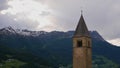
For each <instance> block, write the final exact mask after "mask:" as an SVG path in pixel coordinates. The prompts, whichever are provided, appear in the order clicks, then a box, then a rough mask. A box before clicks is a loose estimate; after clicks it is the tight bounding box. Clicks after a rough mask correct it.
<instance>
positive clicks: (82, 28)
mask: <svg viewBox="0 0 120 68" xmlns="http://www.w3.org/2000/svg"><path fill="white" fill-rule="evenodd" d="M74 36H88V37H90V34H89V31H88V29H87V26H86V24H85V21H84V18H83V15H81V17H80V20H79V22H78V25H77V28H76V30H75V34H74Z"/></svg>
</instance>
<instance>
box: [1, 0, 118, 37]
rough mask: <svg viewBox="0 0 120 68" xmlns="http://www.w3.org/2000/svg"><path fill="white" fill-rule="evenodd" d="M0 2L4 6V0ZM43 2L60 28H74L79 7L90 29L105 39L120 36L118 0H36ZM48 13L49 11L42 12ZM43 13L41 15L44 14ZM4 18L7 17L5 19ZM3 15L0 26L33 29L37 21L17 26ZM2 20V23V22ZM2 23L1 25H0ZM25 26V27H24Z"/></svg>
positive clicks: (78, 15) (79, 11) (77, 18)
mask: <svg viewBox="0 0 120 68" xmlns="http://www.w3.org/2000/svg"><path fill="white" fill-rule="evenodd" d="M1 1H3V3H2V2H0V4H3V6H2V7H0V9H1V8H2V9H3V7H4V8H5V6H6V5H5V2H4V0H1ZM37 1H39V2H42V3H43V4H47V5H48V6H49V7H50V8H51V9H52V10H53V11H54V12H53V13H52V14H51V13H50V15H53V16H54V18H55V19H56V20H57V21H56V22H54V23H55V24H56V25H57V26H58V27H59V28H61V29H62V30H65V31H66V30H74V29H75V28H76V25H77V23H78V21H79V18H80V15H81V9H82V10H83V15H84V18H85V21H86V24H87V26H88V28H89V29H90V30H97V31H98V32H99V33H100V34H101V35H102V36H103V37H104V38H105V39H114V38H120V31H119V29H120V7H119V6H120V0H115V1H114V0H37ZM44 14H45V15H46V14H49V13H46V12H45V13H44ZM44 14H43V15H44ZM3 18H4V19H3ZM6 19H8V20H7V21H6ZM6 19H5V16H0V20H1V22H0V27H4V26H8V24H11V25H13V26H17V27H24V28H29V29H33V30H34V29H35V27H37V23H35V25H34V26H32V25H29V26H27V25H28V24H27V23H26V24H25V23H24V24H23V23H22V22H21V21H20V22H21V23H22V24H19V26H18V23H17V25H16V23H15V21H12V20H11V19H10V20H9V18H8V17H7V18H6ZM2 22H4V23H2ZM1 25H3V26H1ZM26 26H27V27H26Z"/></svg>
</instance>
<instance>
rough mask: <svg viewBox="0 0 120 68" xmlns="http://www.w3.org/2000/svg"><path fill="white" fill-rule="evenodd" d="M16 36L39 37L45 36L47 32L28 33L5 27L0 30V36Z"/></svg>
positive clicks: (27, 31)
mask: <svg viewBox="0 0 120 68" xmlns="http://www.w3.org/2000/svg"><path fill="white" fill-rule="evenodd" d="M1 33H4V34H18V35H24V36H39V35H41V34H47V33H48V32H45V31H29V30H26V29H24V30H22V29H13V28H12V27H6V28H3V29H0V34H1Z"/></svg>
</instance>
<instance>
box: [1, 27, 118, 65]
mask: <svg viewBox="0 0 120 68" xmlns="http://www.w3.org/2000/svg"><path fill="white" fill-rule="evenodd" d="M11 30H12V31H14V30H13V29H11ZM25 32H30V31H29V30H28V31H25ZM35 33H36V32H35ZM73 34H74V31H68V32H62V31H52V32H47V33H43V34H39V35H37V36H31V34H30V35H27V36H26V35H21V34H17V33H15V32H14V33H11V31H9V30H6V29H4V30H3V29H0V43H1V45H5V46H7V47H9V48H14V49H15V50H16V51H21V52H25V53H31V54H33V55H35V56H38V57H41V58H44V59H47V60H48V61H50V62H52V63H53V62H56V64H55V66H57V65H58V64H71V63H72V37H73ZM90 35H91V38H92V52H93V55H102V56H105V57H107V58H108V59H110V60H112V61H114V62H116V63H118V64H120V59H119V57H120V55H119V52H120V47H117V46H114V45H112V44H110V43H108V42H107V41H106V40H104V39H103V38H102V36H101V35H100V34H99V33H98V32H97V31H90ZM53 64H54V63H53Z"/></svg>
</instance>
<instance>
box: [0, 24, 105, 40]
mask: <svg viewBox="0 0 120 68" xmlns="http://www.w3.org/2000/svg"><path fill="white" fill-rule="evenodd" d="M73 33H74V31H68V32H62V31H52V32H46V31H30V30H27V29H13V28H12V27H10V26H9V27H5V28H2V29H0V34H4V35H22V36H33V37H38V36H41V35H45V36H46V35H47V36H49V37H53V36H55V35H60V34H61V36H60V38H65V37H70V38H71V37H72V36H73ZM90 35H91V36H92V38H95V39H97V40H101V41H105V40H104V39H103V38H102V37H101V35H99V33H98V32H97V31H90Z"/></svg>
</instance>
